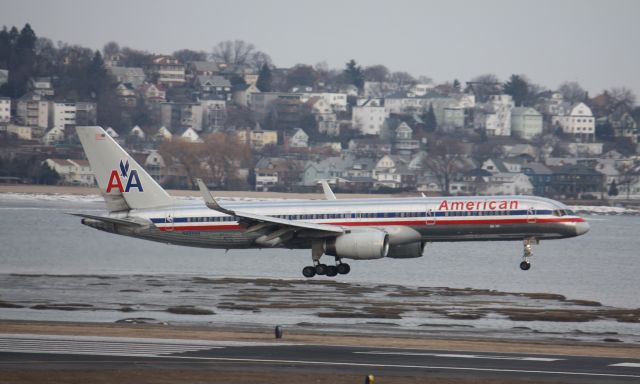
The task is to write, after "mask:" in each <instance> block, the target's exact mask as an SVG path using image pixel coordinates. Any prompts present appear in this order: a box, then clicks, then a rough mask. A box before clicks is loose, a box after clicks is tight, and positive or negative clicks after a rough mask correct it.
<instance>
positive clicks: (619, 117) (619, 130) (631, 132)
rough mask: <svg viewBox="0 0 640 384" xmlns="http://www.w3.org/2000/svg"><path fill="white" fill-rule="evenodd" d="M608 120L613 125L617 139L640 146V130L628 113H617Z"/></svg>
mask: <svg viewBox="0 0 640 384" xmlns="http://www.w3.org/2000/svg"><path fill="white" fill-rule="evenodd" d="M598 120H600V119H598ZM606 120H607V121H608V122H609V124H611V128H613V134H614V135H615V137H624V138H627V139H629V140H630V141H631V142H632V143H634V144H638V142H639V137H640V130H639V129H638V124H637V123H636V121H635V120H634V118H633V117H631V115H630V114H629V113H628V112H624V111H616V112H614V113H612V114H611V115H609V116H608V117H607V118H606Z"/></svg>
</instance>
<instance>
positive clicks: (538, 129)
mask: <svg viewBox="0 0 640 384" xmlns="http://www.w3.org/2000/svg"><path fill="white" fill-rule="evenodd" d="M511 134H512V135H514V136H517V137H520V138H522V139H525V140H531V139H533V138H534V137H535V136H540V135H542V114H541V113H540V112H538V111H536V110H535V109H533V108H530V107H515V108H513V109H511Z"/></svg>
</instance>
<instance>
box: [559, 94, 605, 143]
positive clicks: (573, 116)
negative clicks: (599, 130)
mask: <svg viewBox="0 0 640 384" xmlns="http://www.w3.org/2000/svg"><path fill="white" fill-rule="evenodd" d="M551 123H552V124H553V125H557V126H560V127H561V128H562V132H564V133H567V134H570V135H575V136H577V137H580V138H582V139H583V140H586V141H589V140H593V138H594V137H595V132H596V120H595V118H594V117H593V112H591V108H589V107H588V106H587V105H586V104H585V103H577V104H575V105H573V106H572V107H571V108H570V109H569V111H568V113H567V114H564V115H558V116H553V118H552V119H551Z"/></svg>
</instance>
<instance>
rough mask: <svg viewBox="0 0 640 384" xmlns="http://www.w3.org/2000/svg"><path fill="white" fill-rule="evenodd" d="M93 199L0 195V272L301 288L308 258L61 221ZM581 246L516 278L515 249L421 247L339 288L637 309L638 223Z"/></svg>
mask: <svg viewBox="0 0 640 384" xmlns="http://www.w3.org/2000/svg"><path fill="white" fill-rule="evenodd" d="M102 209H103V203H102V202H100V201H99V199H97V198H91V197H89V198H86V197H64V196H62V197H56V198H49V197H47V198H45V197H38V196H28V195H12V194H0V273H3V274H6V273H22V274H117V275H131V274H192V275H199V276H237V277H271V278H286V279H302V276H301V269H302V267H303V266H305V265H308V264H310V259H311V257H310V252H309V251H299V250H298V251H290V250H281V249H266V250H233V251H229V252H225V251H224V250H211V249H198V248H189V247H179V246H173V245H166V244H160V243H153V242H149V241H144V240H139V239H133V238H127V237H123V236H118V235H113V234H108V233H104V232H99V231H96V230H94V229H92V228H89V227H86V226H83V225H81V224H80V219H79V218H78V217H74V216H70V215H66V214H65V212H93V213H99V212H100V211H101V210H102ZM586 218H587V219H588V221H589V223H590V225H591V231H590V232H589V233H588V234H586V235H584V236H581V237H578V238H573V239H565V240H555V241H547V242H542V243H541V244H540V245H538V246H535V247H534V255H535V256H534V258H533V260H532V261H533V266H532V269H531V270H530V271H527V272H522V271H520V269H519V267H518V264H519V262H520V257H521V252H522V244H521V243H520V242H479V243H436V244H429V245H428V246H427V248H426V250H425V256H424V257H422V258H419V259H407V260H392V259H382V260H374V261H350V264H351V267H352V268H351V274H349V275H347V276H339V277H338V278H339V279H340V280H342V281H347V282H367V283H383V284H384V283H386V284H403V285H411V286H429V287H435V286H448V287H456V288H465V287H470V288H477V289H496V290H501V291H509V292H548V293H558V294H562V295H565V296H567V297H568V298H570V299H585V300H595V301H600V302H602V303H603V304H606V305H612V306H620V307H629V308H637V307H640V298H639V296H638V292H639V291H640V279H638V275H639V274H640V262H638V259H637V257H636V256H637V250H638V249H640V236H639V233H638V229H639V228H640V217H632V216H587V217H586Z"/></svg>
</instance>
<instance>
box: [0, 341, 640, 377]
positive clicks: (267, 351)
mask: <svg viewBox="0 0 640 384" xmlns="http://www.w3.org/2000/svg"><path fill="white" fill-rule="evenodd" d="M204 362H206V363H207V364H206V367H207V369H215V368H220V369H225V368H228V367H230V366H233V367H234V369H238V368H241V369H246V370H254V371H282V370H285V369H293V368H295V369H297V370H298V371H300V370H302V371H307V372H318V373H325V372H326V373H332V374H336V373H337V374H340V373H343V374H363V375H364V374H368V373H374V374H380V375H381V374H389V375H403V376H416V377H420V376H427V375H429V376H430V377H433V376H434V375H435V376H443V377H467V378H468V377H474V378H477V379H482V378H486V379H495V378H501V379H506V380H513V381H517V380H519V379H523V378H526V379H528V380H544V381H546V380H551V381H554V382H567V383H603V382H607V383H631V382H633V383H637V382H640V356H639V357H638V359H622V358H600V357H584V356H582V357H581V356H557V355H535V354H532V355H528V354H512V353H476V352H455V351H438V350H416V349H390V348H362V347H338V346H320V345H300V344H287V343H286V342H283V343H277V344H273V343H248V342H247V343H245V342H208V341H193V340H174V339H146V338H145V339H135V338H121V337H84V336H83V337H79V336H43V335H24V334H20V335H14V334H0V376H1V372H2V370H6V369H11V370H15V369H26V368H27V367H28V368H29V369H54V368H55V369H63V368H67V369H68V368H72V369H92V368H104V366H105V364H107V365H109V366H110V367H113V368H118V367H127V366H130V365H132V364H138V365H140V364H156V365H157V364H162V366H163V367H168V366H174V367H177V368H180V369H202V368H203V363H204Z"/></svg>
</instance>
